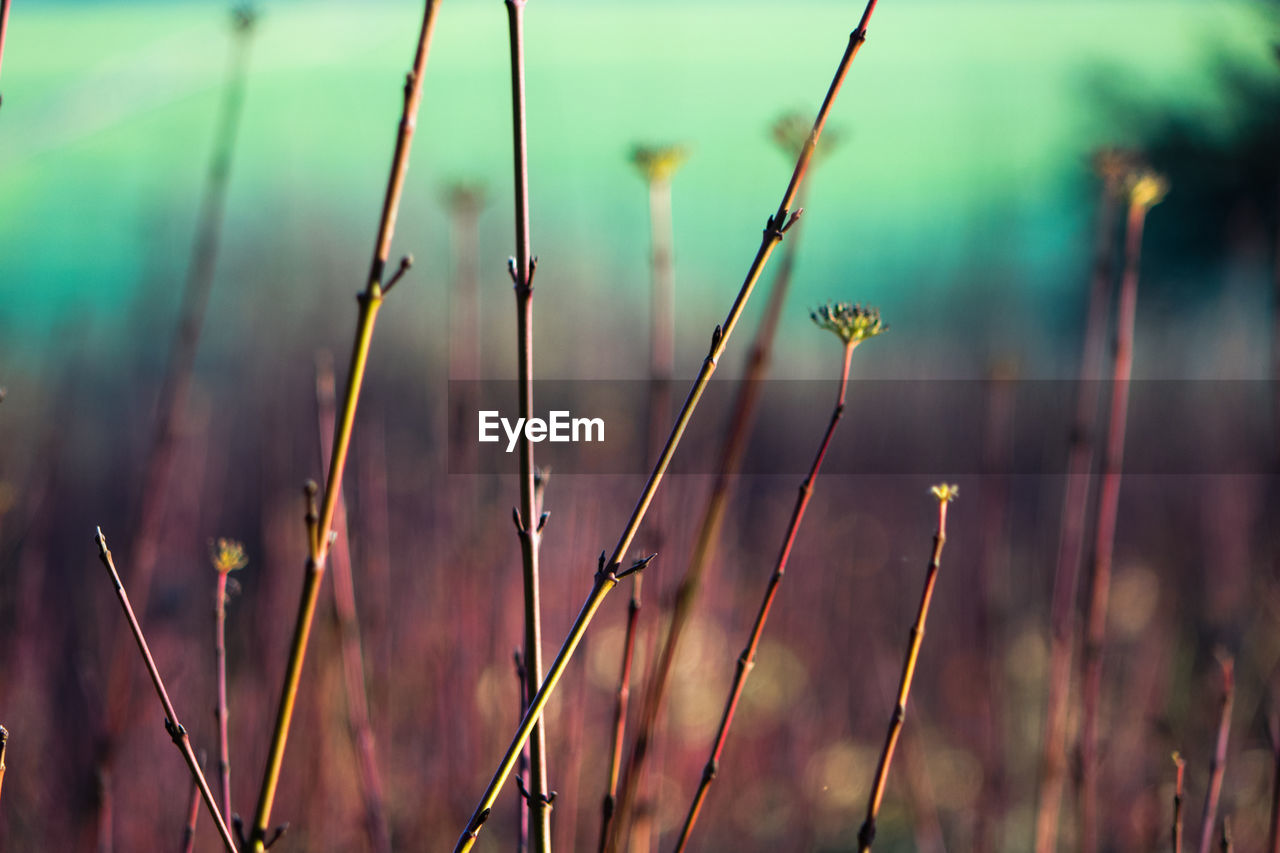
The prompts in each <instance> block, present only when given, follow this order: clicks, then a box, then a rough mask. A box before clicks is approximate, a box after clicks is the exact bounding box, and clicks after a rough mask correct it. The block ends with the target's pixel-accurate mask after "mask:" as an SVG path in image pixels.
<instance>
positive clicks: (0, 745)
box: [0, 726, 9, 792]
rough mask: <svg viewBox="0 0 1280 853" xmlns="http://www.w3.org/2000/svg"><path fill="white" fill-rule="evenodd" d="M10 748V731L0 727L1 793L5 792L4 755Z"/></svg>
mask: <svg viewBox="0 0 1280 853" xmlns="http://www.w3.org/2000/svg"><path fill="white" fill-rule="evenodd" d="M8 748H9V730H8V729H6V728H5V727H4V726H0V792H3V791H4V753H5V750H7V749H8Z"/></svg>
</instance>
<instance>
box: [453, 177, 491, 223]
mask: <svg viewBox="0 0 1280 853" xmlns="http://www.w3.org/2000/svg"><path fill="white" fill-rule="evenodd" d="M487 198H488V193H487V192H486V191H485V186H484V184H483V183H481V182H480V181H466V180H459V181H454V182H452V183H450V184H448V185H447V186H445V188H444V203H445V206H447V207H448V208H449V209H450V210H451V211H453V212H454V213H458V214H462V215H464V216H476V215H477V214H479V213H480V211H481V210H483V209H484V205H485V201H486V200H487Z"/></svg>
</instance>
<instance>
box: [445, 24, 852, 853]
mask: <svg viewBox="0 0 1280 853" xmlns="http://www.w3.org/2000/svg"><path fill="white" fill-rule="evenodd" d="M876 2H877V0H869V2H868V3H867V6H866V10H865V11H864V12H863V14H862V20H861V22H860V23H859V25H858V28H857V29H856V30H854V31H853V32H852V33H851V34H850V36H849V42H848V45H847V47H846V48H845V51H844V55H843V57H842V58H841V60H840V64H839V66H838V68H837V69H836V73H835V77H834V78H833V79H832V81H831V86H830V88H829V89H828V90H827V95H826V98H825V99H824V100H823V102H822V106H821V108H820V109H819V110H818V115H817V118H816V119H815V120H814V123H813V130H812V131H811V132H810V134H809V138H808V139H807V140H806V142H805V146H804V148H803V150H802V151H801V152H800V156H799V158H798V159H797V161H796V167H795V170H794V171H793V172H792V174H791V181H790V183H788V185H787V189H786V191H785V192H784V193H783V195H782V201H781V202H780V203H779V205H778V209H777V211H776V212H775V213H774V214H773V215H772V216H770V217H769V219H768V222H767V223H766V225H765V229H764V234H763V236H762V238H761V242H760V248H759V249H758V250H757V251H756V255H755V259H754V260H753V261H752V262H751V266H750V268H749V269H748V271H747V276H746V279H745V280H744V281H743V284H742V288H741V289H740V290H739V291H738V295H737V297H736V298H735V299H734V302H733V305H732V307H731V308H730V309H729V313H728V315H726V317H725V320H724V323H722V324H721V325H719V326H717V327H716V328H715V331H714V333H713V334H712V336H711V346H710V349H709V350H708V352H707V355H706V358H704V359H703V362H702V367H701V369H700V370H699V371H698V376H697V378H696V379H695V380H694V381H693V386H692V387H691V388H690V390H689V395H688V397H687V398H686V399H685V402H684V405H683V406H682V407H681V409H680V413H679V414H678V415H677V416H676V420H675V423H674V424H673V426H672V428H671V434H670V436H669V437H668V438H667V443H666V445H665V446H664V447H663V449H662V452H661V453H660V454H659V455H658V459H657V462H656V463H655V464H654V468H653V471H652V472H651V473H650V475H649V479H648V481H647V482H646V483H645V486H644V489H643V490H642V491H641V493H640V497H639V499H638V500H637V501H636V504H635V507H634V508H633V509H632V511H631V517H630V518H629V519H628V521H627V524H626V526H625V527H624V528H623V530H622V534H621V535H620V536H619V537H618V542H617V544H616V545H615V546H614V549H613V551H612V553H611V554H610V555H609V556H607V557H605V558H602V559H601V561H600V562H601V565H600V567H599V570H598V571H597V572H596V575H595V580H594V582H593V584H592V588H591V592H590V593H589V594H588V595H587V599H586V601H585V602H584V603H583V605H582V609H581V610H580V611H579V613H578V616H577V618H576V619H575V620H574V623H573V626H572V627H571V628H570V629H569V633H568V634H567V636H566V637H565V640H564V643H563V644H562V645H561V647H560V651H559V652H558V653H557V654H556V657H555V660H554V661H553V662H552V664H551V668H550V669H549V670H548V671H547V675H546V677H545V678H544V679H543V682H542V684H541V686H540V687H539V688H538V691H537V693H536V694H535V695H534V696H533V698H532V700H531V701H530V703H529V709H528V710H527V711H526V712H525V716H524V719H523V720H522V721H521V723H520V726H519V727H518V728H517V729H516V733H515V735H514V737H513V738H512V740H511V745H510V746H508V747H507V751H506V753H505V755H504V756H503V758H502V760H501V761H500V762H499V764H498V768H497V770H496V771H495V772H494V775H493V778H492V779H491V780H490V781H489V785H488V787H487V788H486V789H485V792H484V794H483V795H482V796H481V798H480V802H479V803H478V804H477V806H476V809H475V811H474V812H473V814H472V815H471V818H470V819H469V820H468V821H467V823H466V826H465V828H464V829H463V831H462V834H461V835H460V836H459V838H458V841H457V845H456V847H455V850H457V851H459V853H462V851H466V850H470V849H471V847H472V846H473V845H474V844H475V840H476V838H477V836H478V835H479V833H480V829H481V827H482V826H483V825H484V822H485V821H486V820H487V819H488V817H489V813H490V812H491V810H492V809H493V804H494V803H495V802H496V801H497V797H498V791H499V790H500V789H501V788H502V785H503V784H504V783H505V782H506V780H507V777H508V776H510V775H511V770H512V768H513V767H514V766H515V761H516V756H517V755H518V754H519V752H520V750H521V749H522V748H523V747H524V744H525V742H526V741H528V739H529V735H530V734H531V732H532V731H533V727H534V724H535V723H536V722H537V721H538V719H539V718H540V717H541V716H542V712H543V710H544V709H545V708H546V704H547V701H548V700H549V699H550V697H551V694H552V693H553V692H554V691H555V689H556V686H557V685H558V684H559V682H560V678H561V676H562V675H563V674H564V670H565V668H566V667H567V666H568V665H569V660H570V659H571V658H572V657H573V653H574V651H576V650H577V648H578V644H579V643H580V642H581V641H582V637H583V635H584V634H586V631H587V626H588V625H590V624H591V620H592V619H593V618H595V615H596V611H597V610H599V609H600V604H601V603H602V602H603V601H604V599H605V597H606V596H607V595H608V594H609V593H610V592H611V591H612V590H613V588H614V587H615V586H617V584H618V580H619V578H620V577H623V576H625V575H626V574H628V573H630V572H631V571H633V570H639V568H640V567H642V565H643V563H644V562H647V561H642V563H638V564H636V566H634V567H633V568H632V569H628V570H625V571H623V572H621V573H619V572H618V571H617V570H618V569H619V568H620V567H621V565H622V560H623V558H624V557H625V556H626V553H627V551H628V550H629V549H630V548H631V543H632V541H633V540H634V539H635V535H636V532H637V531H638V530H639V528H640V524H641V522H642V521H644V517H645V514H646V513H647V512H648V510H649V505H650V503H652V501H653V496H654V494H655V493H656V492H657V490H658V486H659V485H660V484H661V482H662V478H663V475H664V474H666V471H667V466H668V465H670V463H671V457H672V456H673V455H674V454H675V451H676V447H677V446H678V445H679V444H680V439H681V438H682V437H683V436H684V431H685V429H686V427H687V426H688V425H689V420H690V418H692V417H693V412H694V410H695V409H696V408H697V406H698V401H699V400H701V398H702V393H703V391H705V390H706V387H707V383H708V382H710V381H711V376H712V374H714V373H715V370H716V366H717V364H718V363H719V360H720V357H721V355H723V354H724V350H725V347H726V346H727V345H728V342H729V338H730V336H731V335H732V334H733V330H734V329H735V328H736V327H737V324H738V320H739V319H740V318H741V317H742V312H743V309H744V308H745V307H746V304H747V300H748V299H750V298H751V293H752V291H753V290H754V289H755V286H756V283H757V282H758V281H759V280H760V274H761V273H762V272H763V271H764V268H765V265H766V264H767V263H768V260H769V256H770V255H772V254H773V250H774V249H775V248H776V247H777V245H778V243H779V242H781V240H782V237H783V234H784V233H785V232H786V230H787V229H788V228H790V227H791V225H792V224H794V222H795V219H796V216H797V214H798V211H797V212H796V213H793V212H792V210H791V204H792V203H793V202H794V201H795V197H796V192H797V190H798V189H799V187H800V183H801V181H802V180H803V179H804V176H805V173H806V172H807V171H808V168H809V163H810V161H811V160H812V158H813V152H814V149H815V148H816V147H817V144H818V139H819V137H820V136H821V134H822V128H823V127H824V126H825V124H826V121H827V116H828V115H829V114H830V112H831V106H832V104H833V103H834V102H835V99H836V95H837V94H838V93H839V91H840V86H841V84H842V83H843V82H844V78H845V75H846V74H847V73H848V70H849V65H850V63H851V62H852V61H853V58H854V57H855V56H856V55H857V53H858V50H859V49H860V48H861V47H862V45H863V43H864V42H865V41H866V32H867V24H868V22H869V21H870V18H871V13H872V12H873V11H874V10H875V6H876Z"/></svg>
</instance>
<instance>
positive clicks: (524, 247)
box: [506, 0, 551, 853]
mask: <svg viewBox="0 0 1280 853" xmlns="http://www.w3.org/2000/svg"><path fill="white" fill-rule="evenodd" d="M525 2H526V0H506V5H507V23H508V30H509V34H510V46H511V134H512V143H513V144H512V148H513V161H514V169H515V231H516V256H515V257H514V258H513V259H511V260H510V261H509V263H508V265H509V268H510V271H511V278H512V280H513V281H514V283H515V297H516V361H517V377H516V381H517V383H518V386H519V390H518V393H519V397H520V417H521V418H526V419H527V418H532V417H533V416H534V412H533V276H534V272H535V270H536V268H537V259H535V258H534V257H533V256H532V255H531V254H530V248H529V245H530V243H529V149H528V132H527V128H526V123H525V75H524V7H525ZM533 469H534V461H533V442H532V441H531V440H530V439H529V435H528V433H527V432H521V434H520V510H519V512H518V513H516V528H517V533H518V535H519V539H520V558H521V564H522V568H523V577H524V655H523V657H524V676H525V685H526V687H525V695H527V696H530V697H531V696H533V694H534V693H536V692H537V690H538V686H539V685H541V684H542V604H541V592H540V589H539V585H540V581H539V572H538V551H539V548H540V546H541V544H542V518H541V517H540V516H539V513H540V508H539V507H538V506H537V498H536V496H535V495H534V482H533V480H534V470H533ZM548 790H549V788H548V785H547V739H546V730H545V726H544V725H543V723H542V722H541V721H536V722H535V724H534V727H533V731H532V734H531V736H530V738H529V781H528V790H527V792H526V800H527V806H528V809H529V842H530V849H532V850H533V851H535V853H547V851H549V850H550V849H551V800H550V798H549V797H548V795H547V792H548Z"/></svg>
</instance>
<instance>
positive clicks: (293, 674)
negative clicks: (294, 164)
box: [249, 0, 439, 851]
mask: <svg viewBox="0 0 1280 853" xmlns="http://www.w3.org/2000/svg"><path fill="white" fill-rule="evenodd" d="M438 8H439V3H438V2H436V0H426V3H425V8H424V10H423V15H422V28H421V30H420V31H419V33H418V45H417V50H416V53H415V55H414V61H413V69H412V71H410V72H409V75H408V77H407V79H406V80H405V86H404V109H403V112H402V113H401V116H400V123H399V128H398V130H397V133H396V144H395V153H394V154H393V155H392V158H391V171H390V174H389V176H388V178H387V188H386V193H385V195H384V197H383V202H382V214H381V216H380V218H379V222H378V236H377V240H376V242H375V244H374V251H373V260H372V262H371V264H370V267H369V276H368V280H367V282H366V284H365V289H364V290H363V291H362V292H361V293H360V295H359V296H358V297H357V301H358V303H359V307H360V311H359V318H358V320H357V323H356V333H355V342H354V344H353V345H352V348H351V363H350V367H349V368H348V371H347V385H346V391H345V393H344V395H343V399H342V406H341V409H340V413H339V415H338V420H337V424H336V426H335V430H334V440H333V452H332V453H331V455H330V460H329V472H328V475H327V477H326V479H325V489H324V498H323V501H322V503H321V508H320V519H319V524H318V526H317V530H318V531H319V535H318V536H317V537H316V541H315V542H313V543H312V548H311V549H309V550H311V552H312V553H311V554H310V555H309V556H308V559H307V570H306V577H305V580H304V581H303V587H302V597H301V601H300V603H299V605H298V616H297V621H296V622H295V625H294V630H293V638H292V640H291V641H290V646H289V660H288V664H287V666H286V669H285V678H284V686H283V688H282V689H281V691H280V704H279V707H278V709H277V712H276V721H275V726H274V728H273V730H272V735H271V744H270V747H269V749H268V753H267V764H266V769H265V770H264V771H263V778H262V787H261V789H260V791H259V794H258V805H257V809H256V810H255V813H254V820H253V829H252V832H251V834H250V838H249V842H250V846H251V847H252V849H253V850H254V851H262V850H265V849H266V832H267V824H268V823H269V822H270V820H271V808H272V805H273V804H274V802H275V795H276V786H277V785H278V783H279V781H280V768H281V766H282V765H283V763H284V750H285V744H286V742H287V740H288V737H289V726H290V723H291V722H292V719H293V707H294V702H295V700H296V699H297V694H298V683H299V681H300V680H301V678H302V665H303V661H304V659H305V657H306V650H307V642H308V640H309V639H310V637H311V623H312V621H313V619H314V617H315V610H316V599H317V598H318V596H319V592H320V581H321V580H322V579H323V578H324V570H325V564H326V560H327V558H328V555H329V546H330V536H329V531H330V530H332V529H333V518H334V514H335V513H336V511H337V506H338V496H339V493H340V491H341V488H342V474H343V472H344V470H345V469H346V465H347V451H348V450H349V448H350V445H351V432H352V427H353V426H354V424H355V416H356V405H357V403H358V402H359V399H360V388H361V385H362V384H363V382H364V371H365V365H366V364H367V362H368V358H369V346H370V344H371V343H372V341H373V329H374V323H375V321H376V319H377V316H378V309H379V308H381V307H382V300H383V297H384V296H385V295H386V294H387V293H389V292H390V290H391V288H392V287H393V286H394V285H395V283H396V282H397V281H398V280H399V278H400V276H401V275H403V273H404V271H405V270H406V269H407V268H408V262H407V259H406V260H405V261H402V262H401V264H400V267H399V270H398V271H397V272H396V273H395V274H393V275H392V276H391V277H390V278H389V279H388V280H387V281H386V284H385V286H384V284H383V274H384V273H385V271H386V266H387V259H388V257H389V256H390V254H391V239H392V237H393V236H394V235H395V224H396V215H397V213H398V212H399V210H400V197H401V195H402V194H403V191H404V180H405V175H406V174H407V172H408V168H409V149H410V146H411V144H412V142H413V133H414V129H415V128H416V126H417V120H418V106H419V104H420V102H421V100H422V76H423V73H424V71H425V69H426V64H427V54H428V51H429V48H430V45H431V35H432V33H433V32H434V30H435V20H436V10H437V9H438Z"/></svg>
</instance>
